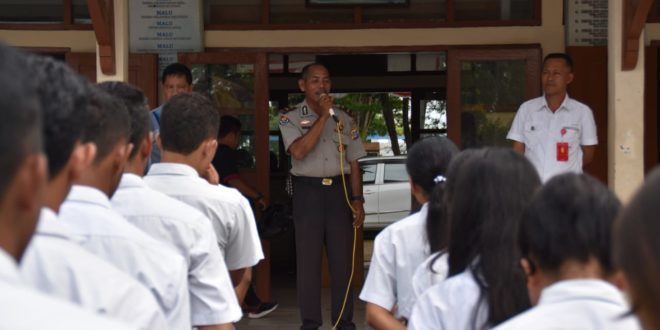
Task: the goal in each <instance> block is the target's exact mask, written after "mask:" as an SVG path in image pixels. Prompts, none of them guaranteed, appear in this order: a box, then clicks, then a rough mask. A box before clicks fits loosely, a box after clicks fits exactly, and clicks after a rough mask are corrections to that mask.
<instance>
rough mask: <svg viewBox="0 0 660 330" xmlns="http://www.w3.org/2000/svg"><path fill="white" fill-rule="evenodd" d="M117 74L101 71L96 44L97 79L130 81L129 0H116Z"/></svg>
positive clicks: (101, 80)
mask: <svg viewBox="0 0 660 330" xmlns="http://www.w3.org/2000/svg"><path fill="white" fill-rule="evenodd" d="M114 24H115V34H114V37H115V74H114V75H106V74H104V73H103V72H101V65H100V64H99V56H98V53H99V52H98V45H97V46H96V81H97V82H103V81H109V80H116V81H128V0H114Z"/></svg>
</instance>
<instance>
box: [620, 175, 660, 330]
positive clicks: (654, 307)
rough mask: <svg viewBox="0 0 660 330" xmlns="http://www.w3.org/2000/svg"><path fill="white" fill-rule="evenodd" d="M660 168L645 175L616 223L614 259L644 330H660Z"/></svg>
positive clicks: (632, 310)
mask: <svg viewBox="0 0 660 330" xmlns="http://www.w3.org/2000/svg"><path fill="white" fill-rule="evenodd" d="M658 196H660V168H659V167H656V168H655V169H654V170H653V171H652V172H651V173H650V174H649V175H647V176H646V180H645V182H644V184H643V185H642V186H641V187H640V188H639V190H638V191H637V192H636V193H635V195H634V196H633V197H632V199H631V200H630V202H629V203H628V205H626V206H625V208H624V209H623V211H622V212H621V213H620V214H619V217H618V218H617V219H616V221H615V223H614V230H613V231H612V232H613V237H612V240H613V242H612V244H613V248H612V257H613V259H614V264H615V266H616V267H617V268H619V269H621V271H622V275H623V276H619V277H620V278H621V282H622V283H623V287H624V288H625V290H626V291H627V293H628V296H629V297H630V300H631V304H632V308H631V312H634V313H635V314H636V315H637V316H638V317H639V321H640V323H641V324H642V327H643V328H644V329H645V330H655V329H660V313H658V306H660V281H658V272H659V270H660V246H659V245H658V243H659V242H660V240H659V239H658V237H660V222H659V221H658V215H659V214H660V203H658Z"/></svg>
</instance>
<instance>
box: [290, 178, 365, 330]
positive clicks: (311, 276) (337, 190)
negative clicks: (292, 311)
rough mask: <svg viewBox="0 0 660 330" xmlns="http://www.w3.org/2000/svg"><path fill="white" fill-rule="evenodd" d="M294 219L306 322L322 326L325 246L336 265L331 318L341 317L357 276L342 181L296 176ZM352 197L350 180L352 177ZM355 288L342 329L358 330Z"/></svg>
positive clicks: (302, 312) (302, 311)
mask: <svg viewBox="0 0 660 330" xmlns="http://www.w3.org/2000/svg"><path fill="white" fill-rule="evenodd" d="M293 183H294V189H293V221H294V225H295V230H296V263H297V283H296V285H297V291H298V292H297V294H298V305H299V306H300V317H301V319H302V326H301V327H300V329H318V328H319V327H320V326H321V325H322V323H323V320H322V317H321V259H322V253H323V246H324V245H325V247H326V251H327V256H328V264H329V268H330V279H331V282H330V285H331V295H332V298H331V309H332V312H331V320H332V324H334V323H335V322H336V321H337V318H338V317H339V313H340V311H341V307H342V303H343V300H344V295H345V293H346V285H347V284H348V279H349V276H350V274H351V261H352V260H351V256H352V248H353V220H352V215H351V211H350V209H349V208H348V205H347V204H346V198H345V197H344V190H343V187H342V184H341V179H340V178H339V179H338V178H335V179H334V180H333V183H332V185H327V186H326V185H322V183H321V178H304V177H294V180H293ZM346 184H347V186H348V187H347V188H348V190H349V191H348V193H349V196H350V193H351V192H350V180H349V179H348V176H347V177H346ZM352 320H353V292H352V290H351V292H349V294H348V300H347V302H346V307H345V308H344V313H343V315H342V318H341V322H340V323H339V325H338V327H337V328H338V329H355V324H353V321H352Z"/></svg>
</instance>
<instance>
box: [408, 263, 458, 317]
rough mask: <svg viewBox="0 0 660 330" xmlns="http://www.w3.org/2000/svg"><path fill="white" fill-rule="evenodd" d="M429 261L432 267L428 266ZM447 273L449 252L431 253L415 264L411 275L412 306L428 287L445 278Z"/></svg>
mask: <svg viewBox="0 0 660 330" xmlns="http://www.w3.org/2000/svg"><path fill="white" fill-rule="evenodd" d="M436 258H437V259H436ZM434 261H435V262H434ZM431 262H433V269H431V268H429V265H430V264H431ZM447 275H449V254H448V253H447V252H446V251H440V252H436V253H433V254H431V255H430V256H429V257H428V258H426V260H424V262H422V263H421V264H419V266H417V269H415V273H414V274H413V276H412V287H413V295H414V300H413V302H412V305H413V306H414V305H415V303H416V302H417V299H419V297H421V296H422V295H423V294H424V292H426V290H428V289H429V288H430V287H432V286H434V285H436V284H438V283H440V282H442V281H444V280H445V279H447Z"/></svg>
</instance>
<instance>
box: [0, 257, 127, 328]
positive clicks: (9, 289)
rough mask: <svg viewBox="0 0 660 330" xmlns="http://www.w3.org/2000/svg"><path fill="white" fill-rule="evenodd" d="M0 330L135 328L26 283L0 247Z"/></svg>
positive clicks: (14, 263)
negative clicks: (50, 295) (38, 290)
mask: <svg viewBox="0 0 660 330" xmlns="http://www.w3.org/2000/svg"><path fill="white" fill-rule="evenodd" d="M0 292H1V294H0V330H33V329H49V330H89V329H94V330H128V329H134V330H135V329H137V328H135V327H133V326H129V325H124V324H121V323H118V322H117V321H113V320H110V319H106V318H105V317H102V316H98V315H94V314H92V313H90V312H88V311H86V310H83V309H81V308H80V307H78V306H75V305H73V304H71V303H69V302H66V301H64V300H57V299H55V298H52V297H49V296H46V295H44V294H41V293H39V292H37V291H35V290H33V289H31V288H29V287H28V286H26V285H25V284H24V283H23V282H22V280H21V278H20V274H19V271H18V267H17V265H16V262H15V261H14V259H13V258H12V257H11V256H10V255H9V254H7V252H5V251H4V250H2V249H0Z"/></svg>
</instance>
